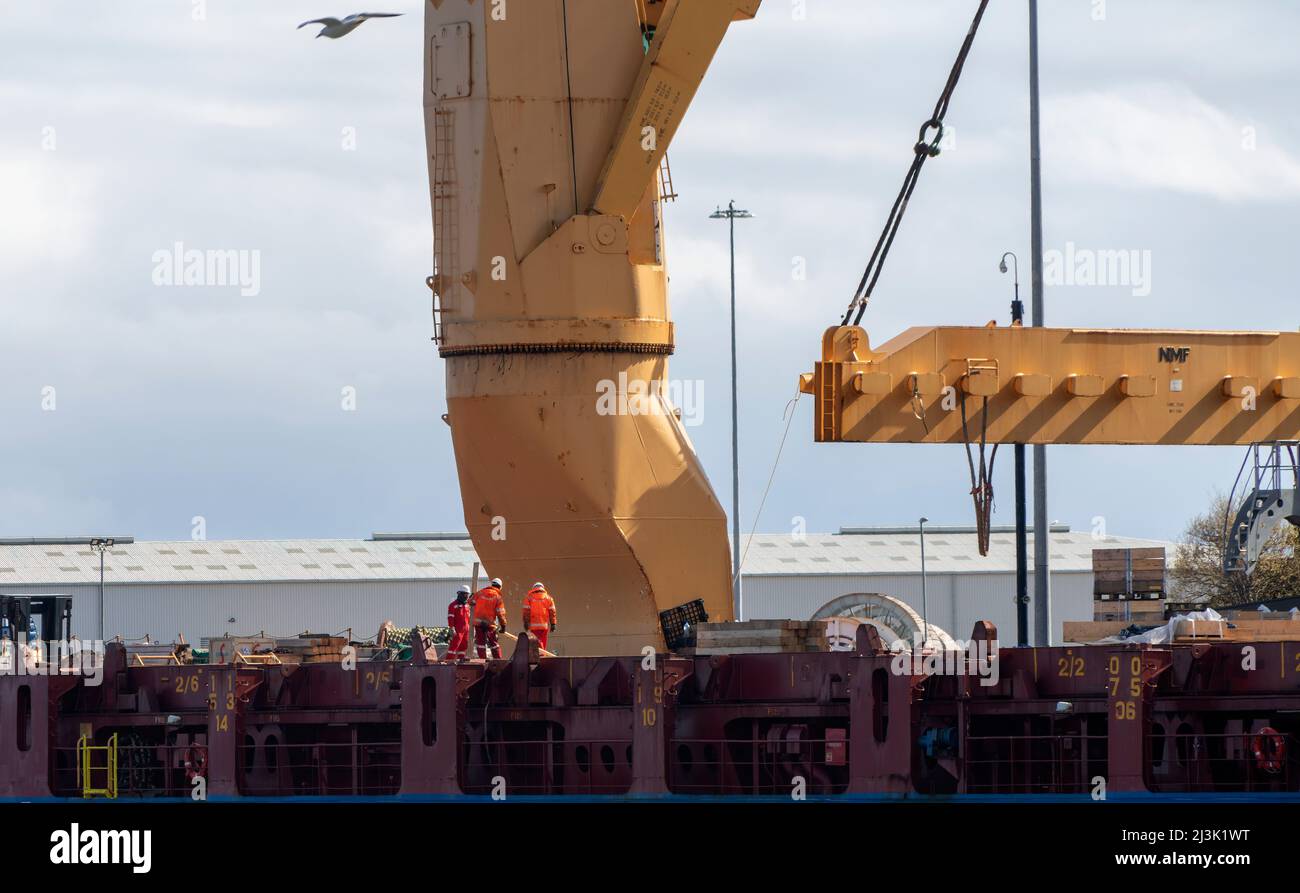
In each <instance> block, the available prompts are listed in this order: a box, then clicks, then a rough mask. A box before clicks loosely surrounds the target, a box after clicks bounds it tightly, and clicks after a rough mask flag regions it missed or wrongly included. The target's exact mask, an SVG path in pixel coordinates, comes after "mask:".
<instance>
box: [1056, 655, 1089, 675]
mask: <svg viewBox="0 0 1300 893" xmlns="http://www.w3.org/2000/svg"><path fill="white" fill-rule="evenodd" d="M1083 669H1084V664H1083V658H1081V657H1075V656H1074V655H1072V654H1070V652H1068V651H1067V652H1066V654H1065V657H1063V658H1061V659H1060V660H1058V661H1057V662H1056V675H1057V676H1060V677H1061V678H1062V679H1078V678H1079V677H1081V676H1083Z"/></svg>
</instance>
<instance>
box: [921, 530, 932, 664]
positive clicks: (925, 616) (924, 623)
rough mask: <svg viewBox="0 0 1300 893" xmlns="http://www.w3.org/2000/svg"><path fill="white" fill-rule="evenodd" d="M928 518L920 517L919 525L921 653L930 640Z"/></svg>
mask: <svg viewBox="0 0 1300 893" xmlns="http://www.w3.org/2000/svg"><path fill="white" fill-rule="evenodd" d="M929 520H930V519H929V518H922V519H921V522H920V526H921V629H922V630H923V631H924V632H922V634H921V653H923V654H924V653H925V646H926V644H927V643H928V642H929V641H930V610H929V607H930V606H929V603H928V602H927V600H926V593H925V525H926V522H928V521H929Z"/></svg>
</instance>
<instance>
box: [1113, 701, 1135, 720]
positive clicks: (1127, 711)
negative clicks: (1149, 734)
mask: <svg viewBox="0 0 1300 893" xmlns="http://www.w3.org/2000/svg"><path fill="white" fill-rule="evenodd" d="M1115 718H1116V719H1137V704H1135V703H1134V702H1132V701H1116V702H1115Z"/></svg>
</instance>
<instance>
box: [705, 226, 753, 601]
mask: <svg viewBox="0 0 1300 893" xmlns="http://www.w3.org/2000/svg"><path fill="white" fill-rule="evenodd" d="M753 216H754V215H753V214H751V213H749V212H748V211H744V210H741V209H739V208H737V207H736V202H735V201H734V200H733V201H730V202H728V203H727V208H726V210H723V209H722V208H718V209H717V210H716V211H714V212H713V213H712V214H710V215H709V219H710V220H726V221H727V222H728V226H729V227H730V229H731V606H732V611H733V612H734V613H735V616H736V619H737V620H742V619H744V618H743V616H742V613H743V612H742V603H741V597H740V430H739V429H740V426H739V422H738V417H739V410H738V401H737V398H736V221H737V220H738V219H739V220H748V219H750V218H751V217H753Z"/></svg>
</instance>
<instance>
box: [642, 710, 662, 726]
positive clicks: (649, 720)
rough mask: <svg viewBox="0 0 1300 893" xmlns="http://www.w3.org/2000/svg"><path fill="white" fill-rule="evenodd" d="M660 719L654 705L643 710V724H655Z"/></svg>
mask: <svg viewBox="0 0 1300 893" xmlns="http://www.w3.org/2000/svg"><path fill="white" fill-rule="evenodd" d="M658 721H659V714H658V713H657V712H656V711H655V708H653V707H646V708H645V709H643V710H642V711H641V725H643V726H653V725H654V724H655V723H657V722H658Z"/></svg>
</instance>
